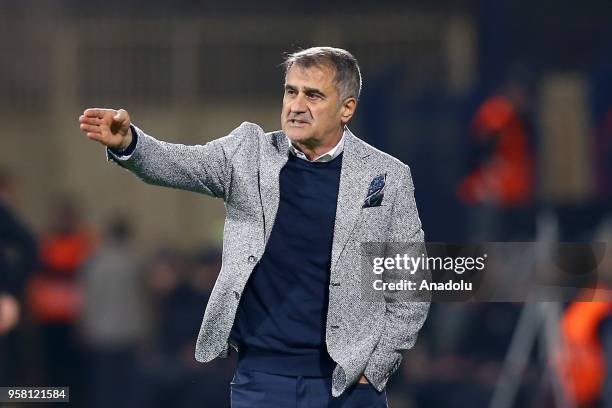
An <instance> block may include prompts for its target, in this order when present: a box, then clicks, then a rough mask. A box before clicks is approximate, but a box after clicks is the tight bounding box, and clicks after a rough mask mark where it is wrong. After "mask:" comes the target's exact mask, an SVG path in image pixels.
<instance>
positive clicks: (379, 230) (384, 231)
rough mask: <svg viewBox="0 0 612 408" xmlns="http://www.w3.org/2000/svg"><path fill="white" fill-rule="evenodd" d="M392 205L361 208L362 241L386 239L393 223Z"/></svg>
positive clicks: (360, 227) (360, 233)
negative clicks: (391, 217)
mask: <svg viewBox="0 0 612 408" xmlns="http://www.w3.org/2000/svg"><path fill="white" fill-rule="evenodd" d="M390 216H391V207H390V206H388V205H384V204H383V205H379V206H376V207H366V208H362V209H361V214H360V217H359V221H358V222H359V228H358V231H359V232H358V234H359V236H358V237H357V238H359V240H360V241H384V240H385V239H384V238H385V237H386V236H387V235H388V232H389V227H390V225H391V219H390Z"/></svg>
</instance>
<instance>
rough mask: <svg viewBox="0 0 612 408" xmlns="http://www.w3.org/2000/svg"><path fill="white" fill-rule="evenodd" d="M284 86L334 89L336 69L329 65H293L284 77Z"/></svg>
mask: <svg viewBox="0 0 612 408" xmlns="http://www.w3.org/2000/svg"><path fill="white" fill-rule="evenodd" d="M285 84H286V85H294V86H296V85H300V84H302V85H308V86H310V87H318V88H334V89H335V88H336V69H335V68H334V67H333V66H332V65H331V64H309V65H303V64H298V63H294V64H293V65H291V67H290V68H289V69H288V70H287V73H286V75H285Z"/></svg>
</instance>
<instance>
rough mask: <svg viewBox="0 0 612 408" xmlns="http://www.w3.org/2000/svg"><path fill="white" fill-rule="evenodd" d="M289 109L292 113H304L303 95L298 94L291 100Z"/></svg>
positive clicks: (304, 100) (304, 101)
mask: <svg viewBox="0 0 612 408" xmlns="http://www.w3.org/2000/svg"><path fill="white" fill-rule="evenodd" d="M290 108H291V112H292V113H302V112H306V98H305V96H304V94H303V93H301V92H300V93H298V94H297V96H296V97H295V98H293V101H291V106H290Z"/></svg>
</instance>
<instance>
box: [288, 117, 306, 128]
mask: <svg viewBox="0 0 612 408" xmlns="http://www.w3.org/2000/svg"><path fill="white" fill-rule="evenodd" d="M287 123H289V125H290V126H293V127H305V126H307V125H309V124H310V122H307V121H305V120H299V119H289V120H287Z"/></svg>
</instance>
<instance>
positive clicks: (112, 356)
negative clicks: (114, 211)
mask: <svg viewBox="0 0 612 408" xmlns="http://www.w3.org/2000/svg"><path fill="white" fill-rule="evenodd" d="M132 238H133V227H132V225H131V224H130V222H129V221H128V218H126V217H123V216H115V217H113V219H112V220H111V221H110V222H109V223H107V231H106V234H105V237H104V240H103V242H102V244H101V246H100V247H99V248H98V249H97V250H96V251H95V252H94V253H93V255H92V256H91V258H90V259H89V260H88V261H87V262H86V263H85V265H84V266H83V268H82V273H81V276H80V279H81V284H82V287H83V314H82V317H81V333H82V335H83V339H84V342H85V345H86V347H87V361H88V363H89V364H88V365H89V367H90V373H91V377H90V381H91V388H90V390H91V392H90V393H88V399H89V400H90V403H89V404H88V406H91V407H123V406H125V407H129V406H132V405H131V404H132V403H133V400H132V392H133V390H134V385H135V378H134V376H135V375H136V371H135V365H136V353H137V351H138V347H139V346H140V345H141V344H142V343H143V341H144V339H145V338H146V336H147V333H148V330H149V323H148V310H147V306H148V305H147V302H146V297H145V285H144V283H145V281H144V277H143V274H142V269H141V268H142V265H140V264H139V260H138V256H137V251H136V249H135V248H134V246H133V244H132V243H133V240H132Z"/></svg>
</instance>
